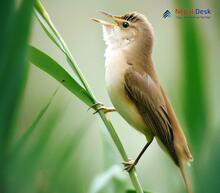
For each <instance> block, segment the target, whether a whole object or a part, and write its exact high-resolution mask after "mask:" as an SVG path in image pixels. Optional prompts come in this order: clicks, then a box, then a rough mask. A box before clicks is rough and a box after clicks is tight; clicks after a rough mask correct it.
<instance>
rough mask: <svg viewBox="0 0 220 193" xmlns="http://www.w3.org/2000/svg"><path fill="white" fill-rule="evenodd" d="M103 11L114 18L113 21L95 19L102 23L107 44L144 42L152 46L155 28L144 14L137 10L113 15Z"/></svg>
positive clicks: (118, 45)
mask: <svg viewBox="0 0 220 193" xmlns="http://www.w3.org/2000/svg"><path fill="white" fill-rule="evenodd" d="M101 13H103V14H104V15H106V16H107V17H109V18H110V19H111V20H112V22H107V21H104V20H100V19H93V20H94V21H96V22H98V23H100V24H102V26H103V35H104V40H105V42H106V44H107V45H110V46H114V45H115V46H117V47H123V46H128V45H129V44H130V45H132V44H133V43H137V44H143V45H145V46H147V47H148V48H149V47H150V48H151V47H152V44H153V29H152V26H151V24H150V22H149V21H148V19H147V18H146V17H145V16H144V15H142V14H140V13H137V12H131V13H127V14H125V15H122V16H113V15H111V14H109V13H106V12H103V11H102V12H101ZM115 46H114V47H115Z"/></svg>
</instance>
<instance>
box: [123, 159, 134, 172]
mask: <svg viewBox="0 0 220 193" xmlns="http://www.w3.org/2000/svg"><path fill="white" fill-rule="evenodd" d="M122 164H123V165H124V170H126V171H127V172H130V171H131V170H132V169H133V168H134V166H135V165H136V162H135V160H132V159H129V160H128V161H123V162H122Z"/></svg>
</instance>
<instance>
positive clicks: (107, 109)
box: [88, 103, 116, 114]
mask: <svg viewBox="0 0 220 193" xmlns="http://www.w3.org/2000/svg"><path fill="white" fill-rule="evenodd" d="M91 108H93V109H95V112H94V113H93V114H96V113H98V112H99V111H103V113H104V114H107V113H109V112H114V111H116V110H115V108H112V107H106V106H104V105H103V104H102V103H95V104H93V105H91V106H90V107H89V109H88V110H90V109H91Z"/></svg>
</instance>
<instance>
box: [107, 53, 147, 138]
mask: <svg viewBox="0 0 220 193" xmlns="http://www.w3.org/2000/svg"><path fill="white" fill-rule="evenodd" d="M105 56H106V61H105V67H106V72H105V80H106V87H107V90H108V94H109V96H110V99H111V101H112V104H113V105H114V107H115V108H116V110H117V111H118V113H119V114H120V115H121V116H122V117H123V118H124V119H125V120H126V121H127V122H128V123H129V124H130V125H132V126H133V127H134V128H135V129H137V130H139V131H140V132H142V133H144V134H145V135H148V131H147V128H146V124H145V123H144V121H143V118H142V117H141V115H140V114H139V112H138V110H137V108H136V106H135V104H134V103H133V102H132V101H131V99H130V98H129V97H128V95H127V94H126V91H125V87H124V85H125V82H124V81H125V80H124V74H125V72H126V70H127V69H128V68H129V65H128V64H127V60H126V57H125V56H124V54H123V52H111V53H110V54H109V53H107V54H106V55H105Z"/></svg>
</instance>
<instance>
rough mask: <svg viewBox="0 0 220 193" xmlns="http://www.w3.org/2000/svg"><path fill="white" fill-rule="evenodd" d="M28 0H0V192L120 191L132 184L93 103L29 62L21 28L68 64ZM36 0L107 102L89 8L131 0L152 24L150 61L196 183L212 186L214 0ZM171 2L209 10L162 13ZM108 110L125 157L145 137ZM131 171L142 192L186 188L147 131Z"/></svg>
mask: <svg viewBox="0 0 220 193" xmlns="http://www.w3.org/2000/svg"><path fill="white" fill-rule="evenodd" d="M10 2H11V3H10ZM33 2H34V1H33V0H32V1H26V0H23V1H8V3H5V4H4V5H3V6H1V9H2V11H1V18H3V20H2V21H1V24H2V26H3V27H2V29H3V30H2V31H1V33H0V38H1V39H0V42H2V43H1V48H0V62H1V72H0V92H1V96H0V107H1V108H0V116H1V117H0V129H1V141H0V143H1V184H0V192H6V193H15V192H16V193H42V192H45V193H61V192H62V193H73V192H74V193H87V192H88V193H96V192H103V193H122V192H125V190H126V189H133V187H132V185H131V183H130V180H129V178H128V176H127V174H126V173H125V172H123V171H122V167H121V166H120V164H119V163H120V162H121V161H122V160H121V157H120V156H119V154H118V152H117V150H116V148H115V146H114V144H113V142H112V140H111V138H110V136H109V134H108V133H107V131H106V128H105V126H104V124H103V123H102V122H101V121H100V119H99V118H98V116H97V115H93V114H92V112H93V111H92V110H91V111H88V112H87V109H88V108H87V107H86V106H85V105H84V104H83V103H82V102H81V101H80V100H78V99H77V98H76V97H75V96H73V95H72V94H71V93H70V92H69V91H68V90H67V89H65V88H64V87H62V86H59V85H60V84H59V83H58V82H57V81H55V80H54V79H53V78H51V77H50V76H49V75H47V74H46V73H45V72H43V71H41V70H40V69H38V68H37V67H35V66H34V65H30V66H28V62H27V60H26V59H27V54H28V51H27V44H28V36H29V37H30V38H29V39H30V44H31V45H34V46H35V47H37V48H40V49H41V50H43V51H44V52H46V53H47V54H48V55H50V56H51V57H52V58H54V59H55V60H56V61H58V62H59V63H60V64H62V65H63V67H65V69H67V71H69V72H70V73H72V72H71V70H70V68H69V66H68V65H67V62H66V59H65V57H64V56H63V54H62V53H61V52H60V51H59V50H58V49H57V47H56V46H55V45H54V44H53V43H52V42H51V40H50V39H49V38H48V37H47V35H46V34H45V32H44V31H43V29H42V27H41V26H40V25H39V22H38V21H37V19H36V18H35V17H33V19H32V20H31V16H30V15H31V10H32V8H33ZM42 3H43V4H44V6H45V8H46V10H47V11H48V13H49V14H50V17H51V20H52V21H53V23H54V24H55V26H56V28H57V29H58V31H59V32H60V34H62V37H63V38H64V40H65V42H66V43H67V44H68V47H69V48H70V51H71V53H72V54H73V56H74V57H75V59H76V61H77V63H78V64H79V67H80V69H81V71H82V72H83V74H84V75H85V77H86V79H87V80H88V82H89V84H90V86H91V88H92V90H93V91H94V93H95V95H96V97H97V98H98V100H99V101H101V102H103V103H104V104H105V105H107V106H111V102H110V100H109V98H108V95H107V92H106V89H105V82H104V72H105V69H104V50H105V45H104V42H103V38H102V30H101V27H100V26H98V25H96V24H95V23H94V22H92V21H91V20H90V18H92V17H102V16H100V15H99V13H98V12H97V11H98V10H105V11H107V12H110V13H113V14H118V15H120V14H124V13H126V12H129V11H134V10H135V11H138V12H141V13H143V14H144V15H146V16H147V17H148V19H149V21H150V22H151V23H152V25H153V27H154V32H155V43H154V49H153V61H154V65H155V68H156V70H157V73H158V76H159V79H160V81H161V82H162V85H163V87H164V88H165V90H166V91H167V94H168V96H169V97H170V99H171V101H172V104H173V106H174V108H175V111H176V113H177V115H178V118H179V120H180V122H181V124H182V126H183V128H184V131H185V133H186V135H187V138H188V141H189V144H190V147H191V150H192V153H193V155H194V162H193V163H192V166H191V167H189V168H188V173H189V175H190V178H191V181H192V183H193V187H194V190H195V192H197V193H202V192H204V193H205V192H209V193H217V192H219V191H220V185H219V183H218V182H219V181H220V174H219V172H220V166H219V163H220V149H219V147H220V122H219V120H220V119H219V118H220V112H219V107H220V106H219V98H220V89H219V81H220V78H219V72H220V65H219V61H220V55H219V51H220V25H219V21H220V20H219V19H220V9H219V7H220V1H218V0H213V1H206V0H197V1H189V0H179V1H177V0H176V1H171V0H169V1H162V0H148V1H143V0H136V1H125V0H121V1H118V0H112V1H103V0H102V1H101V0H96V1H95V0H91V1H80V0H74V1H70V0H63V1H60V0H44V1H42ZM22 6H23V7H22ZM175 8H203V9H207V8H209V9H211V12H212V14H211V18H210V19H177V18H175V16H172V17H171V18H167V19H163V18H162V15H163V13H164V11H166V10H167V9H169V10H171V11H173V10H175ZM4 10H5V11H4ZM7 10H11V11H10V12H8V11H7ZM27 10H28V11H27ZM15 16H16V17H15ZM13 17H14V18H13ZM29 26H30V27H29ZM29 30H30V32H29ZM9 32H10V33H9ZM28 34H29V35H28ZM22 45H23V46H22ZM58 87H59V89H58V90H57V88H58ZM55 90H57V92H56V94H55V95H54V92H55ZM51 97H52V98H51ZM109 117H110V118H111V120H112V123H113V124H114V126H115V128H116V131H117V132H118V134H119V136H120V138H121V141H122V143H123V144H124V146H125V149H126V151H127V153H128V155H129V157H132V158H135V157H136V156H137V154H138V153H139V151H140V150H141V148H142V147H143V145H144V144H145V137H144V136H142V135H141V134H140V133H137V132H136V131H135V130H133V129H132V128H131V127H130V126H129V125H128V124H127V123H126V122H125V121H124V120H123V119H122V118H121V117H120V116H119V115H118V114H117V113H112V114H111V115H109ZM137 173H138V176H139V180H140V182H141V184H142V187H143V189H145V190H148V191H150V192H157V193H177V192H178V193H182V192H185V189H184V184H183V181H182V179H181V176H180V174H179V171H178V168H176V167H175V165H174V164H173V163H172V161H171V160H170V159H169V158H168V157H167V156H166V155H165V154H164V153H163V152H162V151H161V150H160V148H159V146H158V145H157V143H156V142H155V141H154V142H153V144H152V145H151V147H150V148H149V149H148V150H147V152H146V153H145V154H144V156H143V157H142V159H141V161H140V162H139V164H138V165H137ZM3 184H4V185H3Z"/></svg>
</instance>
